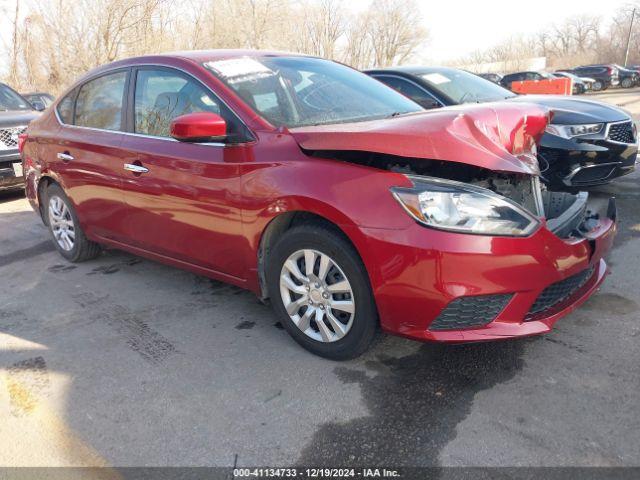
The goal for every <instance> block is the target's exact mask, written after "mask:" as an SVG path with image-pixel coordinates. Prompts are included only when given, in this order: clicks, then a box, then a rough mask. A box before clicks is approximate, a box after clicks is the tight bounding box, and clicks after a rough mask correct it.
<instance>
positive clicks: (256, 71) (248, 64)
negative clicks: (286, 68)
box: [205, 57, 274, 83]
mask: <svg viewBox="0 0 640 480" xmlns="http://www.w3.org/2000/svg"><path fill="white" fill-rule="evenodd" d="M205 67H207V68H210V69H211V70H213V71H215V72H216V73H217V74H218V75H220V76H221V77H222V78H224V79H225V80H227V82H229V83H235V82H239V81H247V80H254V79H258V78H263V77H268V76H271V75H274V72H273V70H271V69H270V68H269V67H266V66H265V65H263V64H262V63H260V62H258V61H257V60H254V59H253V58H249V57H242V58H231V59H228V60H218V61H215V62H207V63H205Z"/></svg>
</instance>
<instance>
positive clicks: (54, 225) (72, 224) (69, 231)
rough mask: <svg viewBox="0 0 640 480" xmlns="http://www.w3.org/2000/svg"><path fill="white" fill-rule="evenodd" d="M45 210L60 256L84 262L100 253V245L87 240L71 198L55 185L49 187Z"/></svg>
mask: <svg viewBox="0 0 640 480" xmlns="http://www.w3.org/2000/svg"><path fill="white" fill-rule="evenodd" d="M45 209H46V212H45V214H46V218H47V223H48V224H49V231H50V233H51V237H52V239H53V243H54V245H55V247H56V249H57V250H58V252H60V255H62V256H63V257H64V258H66V259H67V260H69V261H71V262H82V261H84V260H89V259H91V258H94V257H96V256H97V255H98V254H99V253H100V250H101V248H100V245H98V244H97V243H94V242H92V241H90V240H88V239H87V237H86V236H85V234H84V232H83V231H82V228H80V222H79V221H78V217H77V215H76V213H75V211H74V209H73V206H72V205H71V201H70V200H69V197H67V195H66V194H65V193H64V191H63V190H62V188H60V186H59V185H57V184H55V183H52V184H51V185H49V186H48V187H47V195H46V199H45Z"/></svg>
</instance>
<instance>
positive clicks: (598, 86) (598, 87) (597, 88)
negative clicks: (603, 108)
mask: <svg viewBox="0 0 640 480" xmlns="http://www.w3.org/2000/svg"><path fill="white" fill-rule="evenodd" d="M603 88H604V84H603V83H602V82H601V81H600V80H596V81H595V82H594V83H593V91H594V92H599V91H600V90H602V89H603Z"/></svg>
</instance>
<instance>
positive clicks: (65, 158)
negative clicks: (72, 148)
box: [56, 152, 73, 162]
mask: <svg viewBox="0 0 640 480" xmlns="http://www.w3.org/2000/svg"><path fill="white" fill-rule="evenodd" d="M56 156H57V157H58V160H62V161H63V162H70V161H71V160H73V155H69V153H67V152H64V153H62V152H60V153H58V155H56Z"/></svg>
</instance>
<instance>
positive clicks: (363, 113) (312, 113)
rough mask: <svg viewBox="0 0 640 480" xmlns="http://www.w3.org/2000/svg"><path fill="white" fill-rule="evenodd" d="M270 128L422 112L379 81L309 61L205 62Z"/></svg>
mask: <svg viewBox="0 0 640 480" xmlns="http://www.w3.org/2000/svg"><path fill="white" fill-rule="evenodd" d="M205 67H206V68H208V69H209V70H210V71H211V72H213V73H214V74H215V75H216V76H218V77H219V78H220V79H221V80H222V81H224V82H225V83H226V84H227V85H229V86H230V87H231V88H232V89H233V90H234V91H235V92H236V93H237V94H238V95H239V96H240V97H241V98H242V99H243V100H244V101H245V102H246V103H247V104H248V105H249V106H250V107H251V108H253V109H254V110H255V111H256V112H258V113H259V114H260V115H261V116H262V117H264V118H265V119H266V120H267V121H269V122H270V123H271V124H272V125H274V126H277V127H279V126H286V127H289V128H293V127H301V126H306V125H325V124H332V123H346V122H361V121H366V120H374V119H379V118H387V117H393V116H396V115H401V114H405V113H410V112H417V111H421V110H422V109H421V108H420V106H419V105H417V104H416V103H414V102H412V101H411V100H409V99H408V98H406V97H405V96H403V95H401V94H399V93H397V92H395V91H394V90H392V89H390V88H389V87H386V86H385V85H383V84H381V83H380V82H378V81H377V80H375V79H373V78H371V77H369V76H368V75H365V74H364V73H360V72H358V71H356V70H353V69H351V68H349V67H346V66H344V65H340V64H338V63H335V62H331V61H328V60H322V59H319V58H311V57H256V58H252V57H241V58H234V59H230V60H219V61H212V62H207V63H205Z"/></svg>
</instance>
